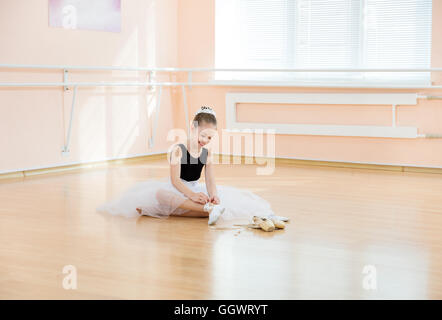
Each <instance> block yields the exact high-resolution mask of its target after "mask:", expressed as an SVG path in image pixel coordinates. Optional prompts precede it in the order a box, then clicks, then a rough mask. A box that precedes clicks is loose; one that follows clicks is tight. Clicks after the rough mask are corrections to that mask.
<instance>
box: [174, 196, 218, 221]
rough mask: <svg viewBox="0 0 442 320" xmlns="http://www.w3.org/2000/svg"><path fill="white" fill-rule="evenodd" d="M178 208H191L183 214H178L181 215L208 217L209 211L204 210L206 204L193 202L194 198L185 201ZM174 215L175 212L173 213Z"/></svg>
mask: <svg viewBox="0 0 442 320" xmlns="http://www.w3.org/2000/svg"><path fill="white" fill-rule="evenodd" d="M178 208H181V209H186V210H190V211H188V212H185V213H183V214H177V215H176V216H180V217H206V218H207V217H208V216H209V213H208V212H205V211H204V205H203V204H200V203H196V202H193V201H192V200H186V201H184V202H183V203H182V204H181V205H180V206H179V207H178ZM172 215H174V214H172Z"/></svg>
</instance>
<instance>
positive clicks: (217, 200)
mask: <svg viewBox="0 0 442 320" xmlns="http://www.w3.org/2000/svg"><path fill="white" fill-rule="evenodd" d="M209 201H210V202H211V203H213V204H219V203H220V201H219V198H218V196H217V195H215V196H212V197H210V200H209Z"/></svg>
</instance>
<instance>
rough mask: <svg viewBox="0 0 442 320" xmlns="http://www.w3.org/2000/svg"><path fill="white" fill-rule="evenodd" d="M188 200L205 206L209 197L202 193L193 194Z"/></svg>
mask: <svg viewBox="0 0 442 320" xmlns="http://www.w3.org/2000/svg"><path fill="white" fill-rule="evenodd" d="M189 199H190V200H192V201H193V202H197V203H201V204H206V203H207V202H209V197H208V196H207V195H206V194H205V193H204V192H198V193H193V194H192V195H191V196H190V197H189Z"/></svg>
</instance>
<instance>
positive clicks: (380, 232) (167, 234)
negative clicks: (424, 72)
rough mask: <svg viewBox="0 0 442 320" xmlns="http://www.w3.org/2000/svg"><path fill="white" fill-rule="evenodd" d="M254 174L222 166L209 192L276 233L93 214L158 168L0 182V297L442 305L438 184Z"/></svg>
mask: <svg viewBox="0 0 442 320" xmlns="http://www.w3.org/2000/svg"><path fill="white" fill-rule="evenodd" d="M255 169H256V166H253V165H235V166H233V165H231V166H228V165H218V166H217V167H216V169H215V170H216V176H217V182H218V184H226V185H232V186H236V187H240V188H248V189H250V190H252V191H254V192H256V193H257V194H259V195H260V196H262V197H264V198H266V199H268V200H269V201H270V202H271V204H272V206H273V208H274V210H275V211H276V212H277V213H278V214H280V215H284V216H289V217H290V218H291V222H290V224H289V225H288V227H287V229H286V230H284V231H278V232H273V233H265V232H262V231H259V230H252V229H244V228H242V227H229V226H223V225H221V226H216V227H213V228H211V227H208V226H207V220H206V219H203V218H193V219H192V218H179V217H177V218H170V219H165V220H161V219H155V218H149V217H141V218H139V219H125V218H121V217H111V216H107V215H103V214H99V213H97V212H95V207H96V206H97V205H98V204H100V203H101V202H103V201H104V200H106V199H109V198H112V197H113V196H115V195H117V194H118V193H119V192H121V191H123V190H124V189H126V188H127V187H129V186H131V185H133V184H134V183H135V182H137V181H142V180H145V179H150V178H153V179H157V178H162V177H165V176H166V175H167V173H168V163H167V161H165V160H164V161H163V160H158V161H153V162H144V163H132V164H126V165H114V166H110V167H108V168H105V169H93V170H85V171H78V172H71V173H62V174H57V175H51V176H49V175H48V176H40V177H38V176H36V177H27V178H25V179H23V180H15V181H2V182H0V299H23V298H26V299H48V298H54V299H97V298H98V299H101V298H103V299H120V298H122V299H442V175H439V174H425V173H404V172H388V171H379V170H364V169H345V168H330V167H316V166H315V167H309V166H301V165H297V166H291V165H279V166H278V167H277V168H276V170H275V173H274V174H273V175H270V176H256V175H255ZM66 265H73V266H75V268H76V270H77V283H78V284H77V285H78V287H77V289H75V290H65V289H63V286H62V283H63V278H64V277H65V276H66V274H63V267H64V266H66ZM365 266H374V268H375V270H376V290H366V289H364V287H363V281H364V277H367V276H368V275H367V274H364V273H363V270H364V267H365ZM371 271H373V269H371ZM370 276H372V277H373V276H374V274H373V273H370ZM372 279H373V278H372ZM371 283H373V282H371Z"/></svg>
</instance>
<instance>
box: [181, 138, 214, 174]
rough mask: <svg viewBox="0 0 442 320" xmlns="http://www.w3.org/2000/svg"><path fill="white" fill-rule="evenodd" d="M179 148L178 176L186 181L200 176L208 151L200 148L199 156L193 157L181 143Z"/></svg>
mask: <svg viewBox="0 0 442 320" xmlns="http://www.w3.org/2000/svg"><path fill="white" fill-rule="evenodd" d="M179 146H180V148H181V151H182V152H181V154H182V155H181V173H180V178H181V179H183V180H186V181H195V180H198V179H199V178H200V177H201V171H202V170H203V167H204V165H205V164H206V162H207V154H208V151H207V149H206V148H202V149H203V150H202V151H201V155H200V156H199V158H194V157H192V155H191V154H190V153H189V151H188V150H187V148H186V146H185V145H184V144H182V143H180V144H179Z"/></svg>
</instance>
